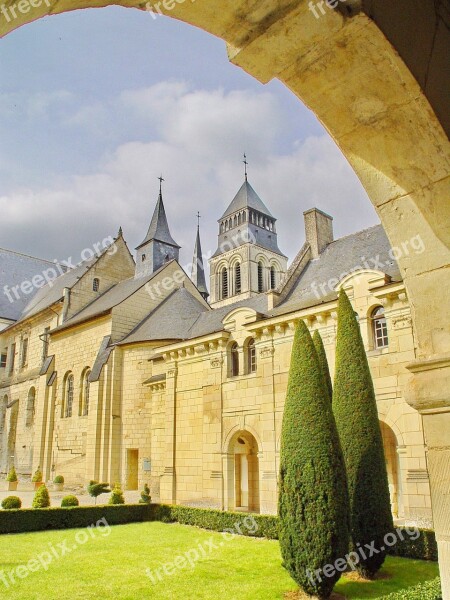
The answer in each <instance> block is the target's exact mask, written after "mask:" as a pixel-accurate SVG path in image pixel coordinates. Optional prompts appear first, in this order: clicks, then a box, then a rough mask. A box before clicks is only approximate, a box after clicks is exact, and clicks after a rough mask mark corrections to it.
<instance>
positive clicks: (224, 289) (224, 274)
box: [221, 267, 228, 299]
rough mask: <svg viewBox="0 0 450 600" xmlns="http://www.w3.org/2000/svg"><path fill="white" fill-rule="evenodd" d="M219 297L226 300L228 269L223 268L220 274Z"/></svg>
mask: <svg viewBox="0 0 450 600" xmlns="http://www.w3.org/2000/svg"><path fill="white" fill-rule="evenodd" d="M221 288H222V289H221V297H222V299H225V298H228V269H227V268H226V267H224V268H223V269H222V272H221Z"/></svg>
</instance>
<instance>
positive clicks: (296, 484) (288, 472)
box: [278, 321, 349, 598]
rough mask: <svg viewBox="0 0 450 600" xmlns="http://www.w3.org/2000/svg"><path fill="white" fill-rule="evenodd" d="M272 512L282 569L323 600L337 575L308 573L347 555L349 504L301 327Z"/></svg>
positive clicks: (328, 413) (321, 384) (310, 347)
mask: <svg viewBox="0 0 450 600" xmlns="http://www.w3.org/2000/svg"><path fill="white" fill-rule="evenodd" d="M278 508H279V510H278V512H279V516H280V530H279V539H280V549H281V555H282V557H283V561H284V562H283V566H284V567H285V568H286V569H287V571H288V572H289V574H290V575H291V577H292V578H293V579H294V581H296V582H297V583H298V585H299V586H300V587H301V588H302V589H303V590H304V591H305V592H306V593H308V594H311V595H316V596H318V597H319V598H328V597H329V596H330V594H331V592H332V590H333V587H334V585H335V583H336V582H337V581H338V580H339V578H340V576H341V573H340V572H338V571H337V570H334V572H333V573H332V574H330V576H329V577H328V576H327V577H315V574H314V572H315V571H316V570H318V569H320V570H322V569H323V568H324V567H325V566H326V565H332V564H334V563H335V561H336V560H337V559H339V558H342V557H344V556H345V555H346V553H347V552H348V546H349V502H348V496H347V482H346V477H345V466H344V458H343V456H342V451H341V447H340V444H339V438H338V434H337V429H336V424H335V421H334V417H333V413H332V409H331V403H330V401H329V397H328V391H327V389H326V388H325V381H324V377H323V375H322V371H321V368H320V365H319V360H318V357H317V352H316V349H315V346H314V343H313V341H312V338H311V335H310V333H309V331H308V328H307V326H306V325H305V323H304V322H303V321H300V322H299V324H298V326H297V330H296V332H295V336H294V344H293V348H292V359H291V367H290V371H289V383H288V389H287V396H286V403H285V407H284V415H283V427H282V433H281V455H280V483H279V503H278Z"/></svg>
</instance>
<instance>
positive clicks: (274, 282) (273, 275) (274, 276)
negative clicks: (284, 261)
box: [270, 266, 277, 290]
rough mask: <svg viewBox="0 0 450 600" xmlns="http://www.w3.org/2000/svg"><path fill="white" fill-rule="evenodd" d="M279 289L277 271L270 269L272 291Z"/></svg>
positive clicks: (273, 268)
mask: <svg viewBox="0 0 450 600" xmlns="http://www.w3.org/2000/svg"><path fill="white" fill-rule="evenodd" d="M276 287H277V274H276V271H275V267H274V266H271V267H270V289H271V290H274V289H275V288H276Z"/></svg>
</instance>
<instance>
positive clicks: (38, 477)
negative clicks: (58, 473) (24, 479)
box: [31, 467, 42, 483]
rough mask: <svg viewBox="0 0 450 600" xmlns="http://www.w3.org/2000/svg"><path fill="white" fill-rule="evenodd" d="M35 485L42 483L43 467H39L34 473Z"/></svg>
mask: <svg viewBox="0 0 450 600" xmlns="http://www.w3.org/2000/svg"><path fill="white" fill-rule="evenodd" d="M31 481H32V482H33V483H40V482H41V481H42V471H41V467H38V468H37V469H36V471H35V472H34V475H33V478H32V480H31Z"/></svg>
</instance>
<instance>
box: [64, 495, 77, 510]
mask: <svg viewBox="0 0 450 600" xmlns="http://www.w3.org/2000/svg"><path fill="white" fill-rule="evenodd" d="M61 506H62V507H63V508H64V507H67V506H80V502H79V500H78V498H77V497H76V496H73V495H72V494H69V495H68V496H64V498H63V499H62V500H61Z"/></svg>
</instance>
